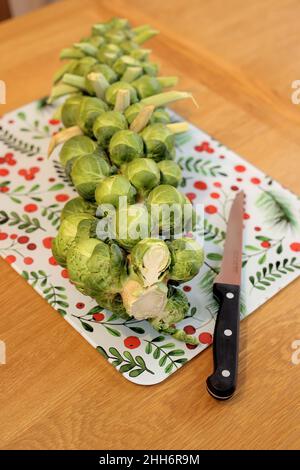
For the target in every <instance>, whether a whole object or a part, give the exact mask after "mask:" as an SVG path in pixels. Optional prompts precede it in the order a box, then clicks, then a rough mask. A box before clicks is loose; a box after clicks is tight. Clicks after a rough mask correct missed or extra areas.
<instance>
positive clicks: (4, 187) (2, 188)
mask: <svg viewBox="0 0 300 470" xmlns="http://www.w3.org/2000/svg"><path fill="white" fill-rule="evenodd" d="M0 191H1V193H7V192H8V191H9V187H8V186H0Z"/></svg>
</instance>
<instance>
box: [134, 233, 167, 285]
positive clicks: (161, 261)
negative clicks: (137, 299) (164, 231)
mask: <svg viewBox="0 0 300 470" xmlns="http://www.w3.org/2000/svg"><path fill="white" fill-rule="evenodd" d="M170 262H171V256H170V252H169V249H168V247H167V245H166V243H165V242H164V241H163V240H159V239H157V238H145V239H144V240H141V241H140V242H138V243H137V244H136V245H135V246H134V247H133V249H132V251H131V256H130V263H131V267H132V269H133V271H134V272H135V273H136V274H137V275H138V276H139V278H140V279H141V282H142V283H143V286H144V287H149V286H152V285H153V284H156V283H157V282H159V281H161V280H162V279H163V278H164V276H165V275H166V274H167V269H168V267H169V265H170Z"/></svg>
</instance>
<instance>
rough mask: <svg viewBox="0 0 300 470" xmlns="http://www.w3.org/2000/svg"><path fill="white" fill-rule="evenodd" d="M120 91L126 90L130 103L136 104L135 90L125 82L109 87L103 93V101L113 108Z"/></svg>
mask: <svg viewBox="0 0 300 470" xmlns="http://www.w3.org/2000/svg"><path fill="white" fill-rule="evenodd" d="M120 90H128V91H129V93H130V103H136V102H137V101H138V97H137V94H136V91H135V88H133V86H131V85H130V84H129V83H126V82H122V81H120V82H115V83H113V84H112V85H110V86H109V87H108V88H107V90H106V92H105V100H106V102H107V103H108V104H110V105H112V106H114V105H115V104H116V99H117V93H118V92H119V91H120Z"/></svg>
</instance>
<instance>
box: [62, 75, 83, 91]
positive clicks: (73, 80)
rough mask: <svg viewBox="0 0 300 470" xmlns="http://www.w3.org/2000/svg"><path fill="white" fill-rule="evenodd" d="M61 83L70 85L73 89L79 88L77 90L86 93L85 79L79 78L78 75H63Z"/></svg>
mask: <svg viewBox="0 0 300 470" xmlns="http://www.w3.org/2000/svg"><path fill="white" fill-rule="evenodd" d="M62 81H63V83H65V84H66V85H71V86H73V87H76V88H79V90H83V91H86V84H85V78H84V77H81V76H80V75H75V74H73V73H65V75H64V76H63V79H62Z"/></svg>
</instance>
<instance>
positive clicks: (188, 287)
mask: <svg viewBox="0 0 300 470" xmlns="http://www.w3.org/2000/svg"><path fill="white" fill-rule="evenodd" d="M182 290H184V292H191V290H192V288H191V286H183V289H182Z"/></svg>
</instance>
